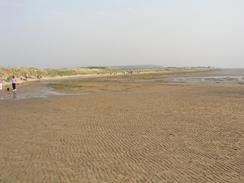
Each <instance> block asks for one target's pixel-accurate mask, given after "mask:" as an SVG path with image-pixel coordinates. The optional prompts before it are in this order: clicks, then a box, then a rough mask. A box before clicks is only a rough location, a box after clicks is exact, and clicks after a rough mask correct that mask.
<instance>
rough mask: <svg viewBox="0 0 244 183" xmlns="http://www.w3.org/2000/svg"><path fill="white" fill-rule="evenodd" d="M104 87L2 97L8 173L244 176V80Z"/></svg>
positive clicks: (35, 178)
mask: <svg viewBox="0 0 244 183" xmlns="http://www.w3.org/2000/svg"><path fill="white" fill-rule="evenodd" d="M147 77H149V76H147ZM147 77H145V78H143V79H145V80H146V79H147ZM158 77H159V76H157V78H158ZM152 78H153V76H150V79H152ZM113 80H116V78H115V79H113ZM118 80H121V78H118ZM128 81H130V82H131V79H128V80H126V79H124V81H123V82H128ZM105 86H107V87H108V88H110V89H109V90H103V89H101V90H95V89H94V87H92V88H89V90H90V92H89V94H88V95H78V96H52V97H47V98H36V99H28V100H3V101H0V111H1V115H0V130H1V133H0V182H1V183H2V182H4V183H5V182H6V183H9V182H14V183H22V182H23V183H38V182H40V183H45V182H46V183H50V182H52V183H53V182H65V183H66V182H67V183H69V182H70V183H74V182H99V183H100V182H106V183H107V182H111V183H116V182H119V183H121V182H132V183H133V182H138V183H139V182H152V183H161V182H169V183H189V182H194V183H195V182H197V183H198V182H199V183H206V182H214V183H223V182H225V183H228V182H229V183H243V182H244V123H243V122H244V112H243V111H244V86H243V85H239V84H204V85H201V84H175V83H164V82H155V83H150V84H147V83H143V82H142V81H140V84H136V85H135V86H134V85H133V84H132V85H126V88H124V87H125V85H123V86H120V87H118V86H117V85H116V86H115V85H114V83H113V82H111V83H110V84H106V85H105ZM113 87H114V88H113ZM91 90H92V91H93V92H92V91H91ZM81 92H82V91H81Z"/></svg>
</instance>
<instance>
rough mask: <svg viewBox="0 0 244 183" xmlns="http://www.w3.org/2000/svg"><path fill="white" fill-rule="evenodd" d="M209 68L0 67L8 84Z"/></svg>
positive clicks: (168, 72) (180, 71)
mask: <svg viewBox="0 0 244 183" xmlns="http://www.w3.org/2000/svg"><path fill="white" fill-rule="evenodd" d="M206 70H209V68H205V67H194V68H186V67H184V68H174V67H171V68H170V67H167V68H166V67H147V68H140V67H131V68H130V67H77V68H60V69H41V68H33V67H30V68H26V67H20V68H18V67H0V76H1V77H3V78H4V79H5V81H6V82H8V81H9V80H10V78H11V77H12V76H13V75H14V76H16V77H17V79H21V78H22V79H23V78H26V79H27V80H35V79H40V78H55V77H66V76H79V75H101V74H110V75H123V74H124V73H125V72H127V71H132V72H133V74H142V73H143V74H151V73H163V74H170V73H182V72H199V71H206Z"/></svg>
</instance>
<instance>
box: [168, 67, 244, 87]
mask: <svg viewBox="0 0 244 183" xmlns="http://www.w3.org/2000/svg"><path fill="white" fill-rule="evenodd" d="M166 80H167V81H173V82H179V83H239V84H244V69H221V70H216V71H211V72H203V73H191V74H184V75H174V76H170V77H167V78H166Z"/></svg>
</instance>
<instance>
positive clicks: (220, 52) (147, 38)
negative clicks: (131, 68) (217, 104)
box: [0, 0, 244, 67]
mask: <svg viewBox="0 0 244 183" xmlns="http://www.w3.org/2000/svg"><path fill="white" fill-rule="evenodd" d="M243 22H244V1H243V0H0V66H41V67H50V66H52V67H65V66H88V65H138V64H157V65H162V66H199V65H201V66H208V65H211V66H217V67H244V23H243Z"/></svg>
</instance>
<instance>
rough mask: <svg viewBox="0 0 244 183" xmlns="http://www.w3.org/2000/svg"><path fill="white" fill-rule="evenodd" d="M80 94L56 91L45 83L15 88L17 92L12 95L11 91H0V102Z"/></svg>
mask: <svg viewBox="0 0 244 183" xmlns="http://www.w3.org/2000/svg"><path fill="white" fill-rule="evenodd" d="M74 95H80V94H74V93H66V92H60V91H56V90H54V89H52V88H49V87H48V86H47V83H41V82H40V83H33V84H27V85H20V86H19V87H18V88H17V92H16V93H13V92H12V91H9V92H8V91H6V90H3V91H0V100H11V99H14V100H23V99H30V98H46V97H49V96H74Z"/></svg>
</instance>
